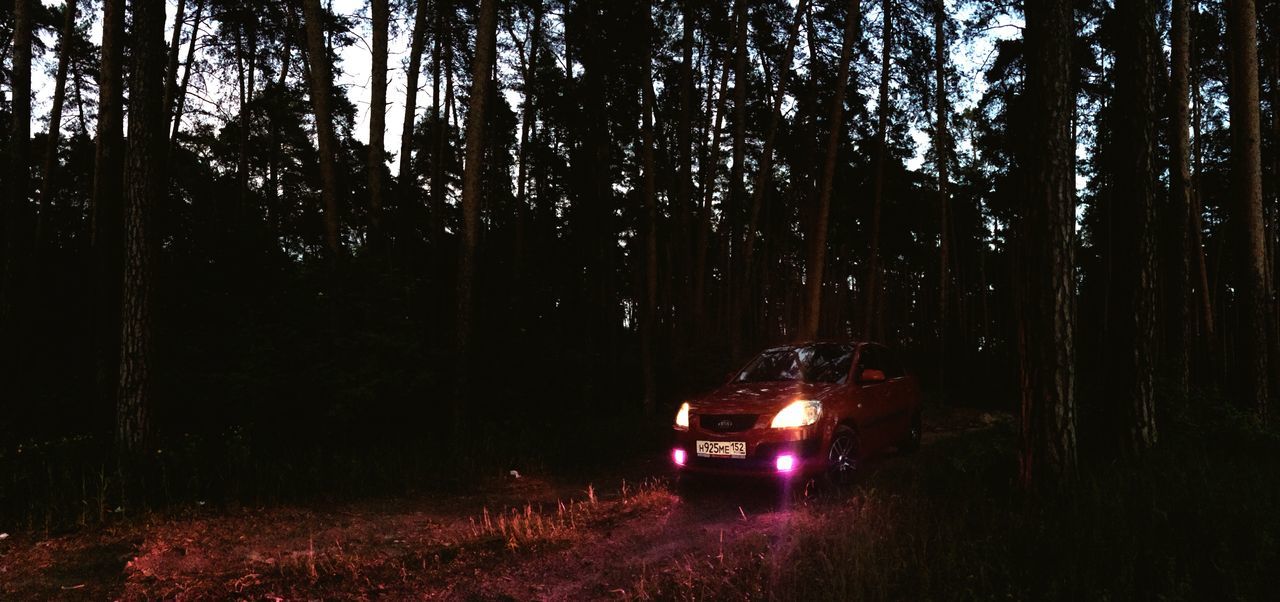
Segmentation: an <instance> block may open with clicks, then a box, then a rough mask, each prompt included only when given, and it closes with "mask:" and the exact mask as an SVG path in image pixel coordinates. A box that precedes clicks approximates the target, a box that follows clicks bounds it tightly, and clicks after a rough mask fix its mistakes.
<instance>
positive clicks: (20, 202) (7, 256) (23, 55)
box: [0, 0, 33, 365]
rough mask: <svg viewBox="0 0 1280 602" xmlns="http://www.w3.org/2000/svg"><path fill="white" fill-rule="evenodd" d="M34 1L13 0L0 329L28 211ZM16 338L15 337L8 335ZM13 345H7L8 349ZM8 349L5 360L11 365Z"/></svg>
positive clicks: (7, 316)
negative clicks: (11, 73) (10, 95)
mask: <svg viewBox="0 0 1280 602" xmlns="http://www.w3.org/2000/svg"><path fill="white" fill-rule="evenodd" d="M32 2H33V0H14V3H13V61H12V72H13V76H12V80H11V83H10V91H11V92H12V95H13V97H12V103H11V105H10V106H11V109H10V117H9V119H10V127H9V180H8V183H9V185H8V190H7V192H8V194H7V195H6V196H5V198H2V199H0V203H3V207H0V217H2V218H3V219H4V224H3V226H0V235H2V236H3V237H4V240H3V241H0V242H3V245H0V252H2V253H4V258H3V264H4V265H3V267H2V269H3V273H2V274H0V328H4V329H8V328H9V327H10V326H11V325H12V324H13V322H12V320H11V319H12V317H13V315H12V313H11V312H12V311H13V303H14V298H15V297H16V296H17V295H16V294H15V292H16V286H15V281H16V271H17V257H16V255H17V254H18V252H17V250H18V247H19V244H18V238H19V223H20V222H22V221H24V220H23V217H24V216H25V215H26V213H27V196H28V193H29V190H28V185H29V182H28V180H29V179H30V172H29V170H28V167H27V161H28V160H29V159H30V157H28V153H29V150H30V146H31V39H32V38H31V26H32V25H31V3H32ZM6 338H10V340H16V337H6ZM9 346H10V345H5V347H6V348H8V347H9ZM9 352H10V351H9V350H8V349H6V350H5V355H3V356H0V357H2V358H5V361H4V363H5V364H6V365H8V364H10V361H9V358H8V353H9Z"/></svg>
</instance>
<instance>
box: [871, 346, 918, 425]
mask: <svg viewBox="0 0 1280 602" xmlns="http://www.w3.org/2000/svg"><path fill="white" fill-rule="evenodd" d="M879 351H880V357H881V364H882V365H883V366H884V376H885V381H884V394H885V397H886V398H887V399H886V402H887V403H886V405H887V406H888V408H889V410H888V415H887V416H886V417H885V427H886V428H885V432H886V437H887V439H888V441H887V442H886V445H894V444H897V443H899V442H901V441H902V440H903V439H905V438H906V436H907V431H908V429H910V428H911V410H912V403H913V399H914V397H915V384H914V383H913V382H911V379H910V377H908V376H907V371H906V369H905V368H904V367H903V365H902V360H901V359H900V358H899V357H898V354H897V353H895V352H894V351H892V350H890V349H889V348H887V347H880V348H879Z"/></svg>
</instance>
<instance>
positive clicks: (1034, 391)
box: [1018, 0, 1076, 487]
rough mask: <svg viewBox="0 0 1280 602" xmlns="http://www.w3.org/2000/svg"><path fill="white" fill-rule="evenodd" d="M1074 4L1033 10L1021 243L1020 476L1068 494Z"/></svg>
mask: <svg viewBox="0 0 1280 602" xmlns="http://www.w3.org/2000/svg"><path fill="white" fill-rule="evenodd" d="M1071 6H1072V2H1071V1H1070V0H1040V1H1037V2H1030V3H1027V5H1026V30H1025V32H1024V36H1025V41H1026V57H1027V61H1026V63H1027V65H1026V68H1027V75H1026V84H1025V86H1026V95H1027V100H1028V102H1029V103H1030V106H1029V107H1028V110H1029V114H1028V116H1027V119H1028V123H1027V127H1028V129H1029V132H1028V133H1029V136H1027V138H1025V142H1024V144H1025V146H1024V149H1025V152H1024V153H1023V155H1024V162H1025V165H1024V172H1025V174H1026V178H1027V180H1026V184H1025V185H1026V194H1027V198H1026V204H1025V206H1024V207H1023V209H1024V211H1023V214H1022V222H1023V223H1022V228H1021V231H1022V232H1023V233H1034V236H1028V235H1026V234H1024V235H1023V236H1022V237H1021V239H1020V244H1021V247H1022V256H1023V263H1024V265H1022V266H1021V267H1022V269H1021V281H1022V287H1023V295H1022V299H1021V303H1020V304H1019V305H1020V307H1019V328H1018V349H1019V356H1020V359H1021V362H1020V364H1021V370H1020V372H1021V376H1020V384H1021V397H1022V404H1021V405H1022V415H1021V421H1020V427H1021V428H1020V433H1019V475H1020V478H1021V481H1022V483H1023V484H1024V485H1026V486H1028V487H1030V486H1033V485H1043V486H1049V487H1061V486H1063V485H1065V484H1066V483H1067V482H1069V481H1070V480H1071V479H1072V478H1073V477H1074V475H1075V473H1076V413H1075V397H1074V390H1075V389H1074V379H1075V345H1074V339H1073V329H1074V327H1075V311H1074V309H1075V308H1074V305H1075V300H1074V294H1073V287H1074V272H1075V265H1074V264H1075V260H1074V257H1073V254H1072V249H1073V244H1074V238H1075V177H1074V176H1075V174H1073V173H1072V170H1071V165H1072V156H1073V155H1074V153H1075V141H1074V140H1073V139H1072V137H1071V120H1072V114H1073V112H1074V109H1075V99H1074V94H1073V90H1072V86H1071V43H1072V38H1073V35H1072V32H1073V31H1074V27H1073V25H1074V21H1073V19H1072V9H1071Z"/></svg>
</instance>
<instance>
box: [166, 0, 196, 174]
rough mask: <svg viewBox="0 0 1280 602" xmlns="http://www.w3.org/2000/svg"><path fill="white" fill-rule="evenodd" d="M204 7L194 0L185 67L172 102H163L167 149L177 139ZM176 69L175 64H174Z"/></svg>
mask: <svg viewBox="0 0 1280 602" xmlns="http://www.w3.org/2000/svg"><path fill="white" fill-rule="evenodd" d="M203 9H204V0H196V14H195V17H194V18H193V19H192V20H191V37H190V38H189V39H188V40H187V60H186V68H185V69H183V70H182V84H181V85H179V86H178V89H177V91H176V92H175V95H176V97H175V98H174V99H173V101H172V103H168V102H166V103H165V118H166V119H169V120H171V124H168V125H166V128H165V129H166V131H169V132H170V134H169V149H170V152H172V150H173V145H174V144H175V143H176V142H175V141H176V140H177V139H178V129H179V127H180V126H181V125H182V108H183V106H184V105H185V104H186V100H187V84H188V83H190V81H191V71H192V69H193V68H194V67H195V63H194V61H195V56H196V40H198V39H199V38H200V15H201V14H202V11H203ZM175 69H176V66H175Z"/></svg>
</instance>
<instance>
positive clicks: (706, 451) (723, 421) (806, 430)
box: [671, 341, 922, 484]
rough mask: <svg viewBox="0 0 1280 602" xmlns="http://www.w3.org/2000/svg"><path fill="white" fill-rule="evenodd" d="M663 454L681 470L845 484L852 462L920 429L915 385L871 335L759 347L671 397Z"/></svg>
mask: <svg viewBox="0 0 1280 602" xmlns="http://www.w3.org/2000/svg"><path fill="white" fill-rule="evenodd" d="M674 429H675V443H674V445H673V446H672V449H671V461H672V463H673V464H674V465H675V467H676V470H677V471H678V474H679V475H681V477H685V476H692V475H731V476H752V477H773V478H778V477H782V478H784V479H788V480H790V479H797V478H809V477H822V478H824V479H826V480H829V481H831V482H834V483H837V484H842V483H847V482H849V481H850V480H852V478H853V477H854V476H855V475H856V473H857V471H858V467H859V463H860V462H861V461H862V460H863V459H865V458H867V457H868V456H870V455H872V454H875V453H877V452H880V451H882V450H885V449H887V448H891V447H897V448H898V449H900V450H902V451H913V450H915V449H916V448H917V447H918V446H919V445H920V437H921V433H922V430H921V429H922V424H921V396H920V386H919V384H918V383H917V382H916V379H915V378H913V377H912V376H911V375H910V374H908V373H907V372H906V370H904V369H903V366H902V362H901V361H900V360H899V358H898V355H897V353H895V352H894V351H892V350H890V349H889V348H887V347H885V346H884V345H881V344H878V343H870V342H838V341H816V342H805V343H799V344H793V345H786V346H782V347H773V348H770V349H766V350H764V351H762V352H761V353H760V354H759V355H757V356H756V357H755V358H753V359H752V360H751V361H750V362H747V364H746V366H745V367H743V368H742V369H741V370H738V371H736V372H733V373H732V374H730V376H729V378H728V381H727V382H725V383H724V384H723V385H722V386H720V387H719V388H717V389H715V390H713V391H711V392H709V393H707V394H705V395H702V396H701V397H697V398H695V399H691V400H689V401H687V402H685V403H683V404H682V405H681V406H680V409H679V410H678V411H677V413H676V418H675V425H674Z"/></svg>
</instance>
